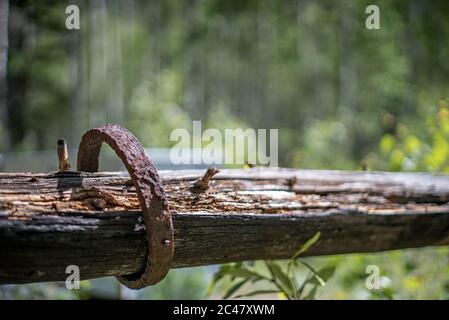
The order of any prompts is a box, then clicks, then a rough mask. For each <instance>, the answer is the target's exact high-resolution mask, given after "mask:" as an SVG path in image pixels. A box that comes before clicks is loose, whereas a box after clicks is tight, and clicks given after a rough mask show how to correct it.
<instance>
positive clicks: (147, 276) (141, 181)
mask: <svg viewBox="0 0 449 320" xmlns="http://www.w3.org/2000/svg"><path fill="white" fill-rule="evenodd" d="M103 142H106V143H107V144H108V145H109V146H110V147H111V148H112V149H113V150H114V151H115V152H116V154H117V155H118V156H119V157H120V159H121V160H122V161H123V163H124V164H125V167H126V169H127V170H128V172H129V175H130V176H131V180H132V181H133V183H134V186H135V188H136V193H137V195H138V198H139V202H140V206H141V208H142V212H143V216H144V221H145V229H146V234H147V240H148V256H147V261H146V265H145V267H144V269H143V270H142V272H141V273H137V274H130V275H122V276H118V277H117V279H118V280H119V281H120V282H121V283H122V284H124V285H125V286H127V287H128V288H131V289H140V288H143V287H146V286H149V285H153V284H156V283H158V282H159V281H161V280H162V279H163V278H164V277H165V275H166V274H167V273H168V271H169V269H170V264H171V261H172V258H173V251H174V235H173V224H172V219H171V214H170V211H169V209H168V202H167V199H166V196H165V192H164V188H163V186H162V182H161V179H160V177H159V175H158V173H157V170H156V168H155V167H154V164H153V162H152V161H151V160H150V159H149V158H148V157H147V155H146V154H145V151H144V149H143V147H142V145H141V144H140V142H139V140H137V138H136V137H135V136H134V135H133V134H132V133H131V132H129V131H128V130H127V129H125V128H122V127H121V126H119V125H116V124H107V125H104V126H101V127H98V128H94V129H91V130H89V131H87V132H86V133H85V134H84V135H83V137H82V138H81V142H80V145H79V149H78V168H77V169H78V171H87V172H96V171H98V157H99V155H100V149H101V145H102V143H103Z"/></svg>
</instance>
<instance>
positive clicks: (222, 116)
mask: <svg viewBox="0 0 449 320" xmlns="http://www.w3.org/2000/svg"><path fill="white" fill-rule="evenodd" d="M0 3H1V5H0V48H1V50H0V52H1V53H2V56H0V117H1V121H0V171H1V170H4V171H5V170H6V171H7V170H8V168H11V163H16V164H17V163H18V162H16V161H13V160H11V159H17V157H19V156H18V155H20V154H26V155H27V158H26V159H27V161H28V162H33V161H34V160H33V154H36V155H38V154H41V153H42V152H46V151H47V150H51V153H52V155H53V154H54V153H55V141H56V139H57V138H59V137H65V138H66V139H67V140H68V143H69V146H71V147H73V148H75V147H76V146H77V144H78V142H79V141H80V138H81V135H82V134H83V133H84V132H85V131H86V130H87V129H89V128H91V127H94V126H97V125H101V124H104V123H106V122H115V123H119V124H122V125H123V126H125V127H127V128H128V129H130V130H131V131H132V132H133V133H134V134H135V135H136V136H137V137H138V138H139V139H140V140H141V141H142V143H143V144H144V146H145V147H158V148H168V147H170V141H169V134H170V132H171V131H172V130H173V129H175V128H188V129H189V128H190V127H191V125H192V120H201V121H203V124H204V127H214V128H218V129H224V128H234V127H240V128H246V127H248V128H266V129H269V128H277V129H279V157H280V158H279V164H280V165H281V166H288V167H300V168H325V169H352V170H355V169H361V168H364V169H368V170H390V171H391V170H393V171H402V170H406V171H414V170H419V171H430V172H445V173H447V172H449V139H448V138H449V91H448V90H449V87H448V84H449V81H448V79H449V63H448V57H449V41H448V39H449V19H448V18H447V17H448V16H449V2H448V1H445V0H432V1H426V0H397V1H389V0H376V1H368V0H338V1H337V0H314V1H312V0H283V1H274V0H273V1H263V0H247V1H238V0H197V1H195V0H185V1H181V0H179V1H178V0H165V1H163V0H151V1H144V0H126V1H124V0H123V1H121V0H84V1H74V0H73V1H49V0H47V1H32V0H22V1H18V0H9V1H8V0H0ZM8 4H9V7H8ZM69 4H76V5H78V6H79V8H80V17H81V25H80V26H81V28H80V30H67V29H66V27H65V21H66V17H67V15H66V13H65V8H66V7H67V5H69ZM370 4H376V5H377V6H379V8H380V23H381V24H380V26H381V28H380V30H367V29H366V27H365V19H366V17H367V14H366V13H365V9H366V7H367V6H368V5H370ZM6 49H7V50H8V51H6ZM6 52H8V54H7V55H6V54H3V53H6ZM6 58H7V59H6ZM52 157H54V160H55V162H56V158H55V156H52ZM35 159H36V158H35ZM51 159H53V158H51ZM8 161H9V162H8ZM37 165H42V169H41V170H45V169H44V168H46V167H44V163H43V162H42V163H37ZM33 167H35V166H33ZM2 168H3V169H2ZM14 168H15V169H16V168H17V166H16V167H14ZM19 169H20V170H22V171H27V170H28V169H29V167H28V166H27V165H26V163H25V165H24V166H23V167H21V168H19ZM55 169H56V164H55ZM355 241H356V240H355ZM307 261H310V263H312V264H317V265H321V264H322V265H329V264H333V265H336V266H337V272H336V274H335V275H334V277H333V278H332V279H331V280H330V281H329V283H328V285H327V286H326V287H323V288H322V289H320V291H319V292H318V295H317V298H337V299H338V298H363V299H365V298H366V299H370V298H373V299H375V298H405V299H409V298H438V299H448V298H449V250H448V248H444V247H443V248H425V249H413V250H402V251H395V252H390V253H381V254H369V255H368V254H367V255H346V256H335V257H322V258H307ZM370 264H375V265H378V266H379V268H380V270H381V273H382V275H383V279H384V281H382V289H380V290H377V291H376V290H375V291H373V290H368V289H366V288H365V285H364V284H365V278H366V276H367V274H366V273H365V268H366V267H367V266H368V265H370ZM215 269H216V267H207V268H196V269H188V270H175V271H171V272H170V275H169V277H168V278H167V279H166V280H164V281H163V282H162V283H161V284H160V285H158V286H156V287H153V288H150V289H145V290H141V291H139V292H138V293H136V292H131V291H129V290H126V289H123V288H120V287H119V286H118V285H117V284H116V283H115V282H113V281H110V280H98V281H85V282H83V285H82V290H80V291H76V292H75V291H73V292H72V291H68V290H66V289H65V287H64V286H63V285H62V284H56V283H52V284H33V285H21V286H13V285H10V286H0V298H90V297H123V298H187V299H188V298H205V297H206V288H207V286H208V282H209V281H210V278H211V274H212V272H213V271H214V270H215ZM212 296H213V297H220V292H216V293H214V294H213V295H212Z"/></svg>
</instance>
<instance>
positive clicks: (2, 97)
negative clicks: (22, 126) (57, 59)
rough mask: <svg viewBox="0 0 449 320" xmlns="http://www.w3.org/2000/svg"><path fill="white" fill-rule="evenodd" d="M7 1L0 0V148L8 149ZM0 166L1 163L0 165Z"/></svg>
mask: <svg viewBox="0 0 449 320" xmlns="http://www.w3.org/2000/svg"><path fill="white" fill-rule="evenodd" d="M8 13H9V3H8V0H0V121H1V122H0V133H1V135H2V137H3V138H2V140H3V141H0V148H2V149H3V150H8V149H9V136H8V130H7V123H6V121H7V120H6V119H7V78H6V75H7V68H8V63H7V62H8ZM0 166H1V163H0Z"/></svg>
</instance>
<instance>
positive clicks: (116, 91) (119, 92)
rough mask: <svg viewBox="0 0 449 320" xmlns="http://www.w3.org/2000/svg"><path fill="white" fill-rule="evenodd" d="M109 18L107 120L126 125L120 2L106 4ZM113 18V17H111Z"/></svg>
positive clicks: (107, 32)
mask: <svg viewBox="0 0 449 320" xmlns="http://www.w3.org/2000/svg"><path fill="white" fill-rule="evenodd" d="M106 6H107V8H109V10H106V12H108V17H109V19H108V20H109V21H110V22H109V23H108V21H106V23H107V27H108V29H107V31H106V34H107V38H106V39H107V42H106V46H107V50H106V52H105V54H106V55H107V56H108V58H107V59H106V60H107V61H108V65H107V66H106V67H107V80H108V86H107V88H106V92H107V93H106V112H107V114H106V120H107V121H108V122H114V123H119V124H122V125H124V123H123V109H124V107H123V75H122V47H121V32H120V16H119V8H118V2H117V0H115V1H107V2H106ZM111 13H112V14H111ZM111 16H112V17H111ZM109 30H110V31H109Z"/></svg>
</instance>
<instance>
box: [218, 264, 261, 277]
mask: <svg viewBox="0 0 449 320" xmlns="http://www.w3.org/2000/svg"><path fill="white" fill-rule="evenodd" d="M223 275H228V276H233V277H237V278H256V279H259V278H260V279H263V278H266V277H265V276H263V275H261V274H259V273H257V272H255V271H253V270H251V269H248V268H245V267H240V268H232V269H229V270H224V271H223Z"/></svg>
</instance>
